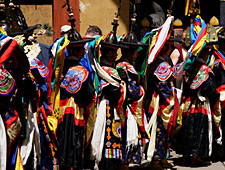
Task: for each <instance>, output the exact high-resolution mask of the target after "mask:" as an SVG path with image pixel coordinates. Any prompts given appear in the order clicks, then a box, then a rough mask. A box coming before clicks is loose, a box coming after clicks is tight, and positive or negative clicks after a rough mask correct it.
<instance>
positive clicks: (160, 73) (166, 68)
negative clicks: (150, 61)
mask: <svg viewBox="0 0 225 170" xmlns="http://www.w3.org/2000/svg"><path fill="white" fill-rule="evenodd" d="M172 73H173V71H172V68H171V66H170V65H169V64H168V63H166V62H162V63H161V64H160V65H159V66H158V67H157V68H156V70H155V72H154V75H155V76H156V77H157V78H158V79H159V80H160V81H166V80H167V79H168V78H170V76H171V75H172Z"/></svg>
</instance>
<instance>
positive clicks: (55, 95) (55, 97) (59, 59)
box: [51, 35, 70, 115]
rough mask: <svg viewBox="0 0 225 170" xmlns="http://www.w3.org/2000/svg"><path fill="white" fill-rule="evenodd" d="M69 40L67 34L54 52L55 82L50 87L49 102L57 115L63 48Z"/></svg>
mask: <svg viewBox="0 0 225 170" xmlns="http://www.w3.org/2000/svg"><path fill="white" fill-rule="evenodd" d="M69 43H70V41H69V40H68V38H67V35H66V36H65V39H64V44H63V46H62V47H61V48H60V49H59V51H58V52H57V54H56V69H55V78H56V82H55V85H54V87H53V89H52V95H51V103H52V105H53V110H54V112H55V113H57V115H58V111H59V105H60V88H59V86H60V78H61V75H62V71H63V66H64V58H65V49H66V47H67V46H68V45H69Z"/></svg>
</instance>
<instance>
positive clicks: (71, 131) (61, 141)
mask: <svg viewBox="0 0 225 170" xmlns="http://www.w3.org/2000/svg"><path fill="white" fill-rule="evenodd" d="M56 134H57V139H58V160H59V165H60V166H61V167H60V168H62V169H64V168H65V169H66V168H70V167H73V168H75V169H77V170H81V169H82V149H83V147H82V146H83V135H84V127H80V126H76V125H75V122H74V115H73V114H65V115H64V118H63V122H61V123H60V124H59V126H58V128H57V132H56Z"/></svg>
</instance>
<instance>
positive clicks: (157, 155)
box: [152, 116, 167, 160]
mask: <svg viewBox="0 0 225 170" xmlns="http://www.w3.org/2000/svg"><path fill="white" fill-rule="evenodd" d="M166 148H167V133H166V130H165V128H164V127H163V123H162V119H161V116H157V129H156V142H155V152H154V155H153V158H152V160H162V159H164V158H165V156H166V150H167V149H166Z"/></svg>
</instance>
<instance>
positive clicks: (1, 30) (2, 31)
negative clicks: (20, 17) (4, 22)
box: [0, 27, 7, 35]
mask: <svg viewBox="0 0 225 170" xmlns="http://www.w3.org/2000/svg"><path fill="white" fill-rule="evenodd" d="M0 32H1V33H2V34H5V35H7V32H6V31H5V30H3V29H2V27H0Z"/></svg>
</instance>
